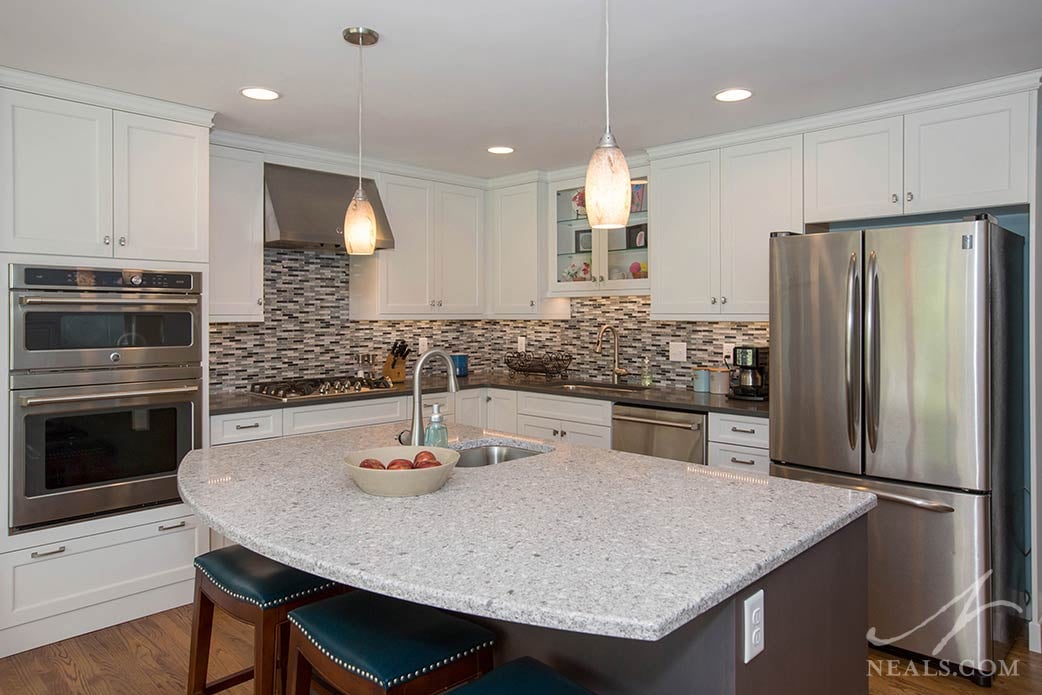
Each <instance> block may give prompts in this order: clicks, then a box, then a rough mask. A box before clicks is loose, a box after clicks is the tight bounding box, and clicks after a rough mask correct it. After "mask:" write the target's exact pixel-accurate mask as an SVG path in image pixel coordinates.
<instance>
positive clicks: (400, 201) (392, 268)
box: [351, 174, 435, 314]
mask: <svg viewBox="0 0 1042 695" xmlns="http://www.w3.org/2000/svg"><path fill="white" fill-rule="evenodd" d="M380 198H381V200H383V204H384V209H385V210H386V211H387V221H388V223H389V224H390V225H391V231H392V232H393V234H394V249H391V250H386V251H377V252H376V254H374V255H373V256H371V257H369V258H364V257H360V256H356V257H353V258H352V259H351V264H352V265H355V264H356V259H360V260H361V262H365V263H369V262H375V263H378V264H379V270H378V275H379V282H380V313H382V314H429V313H433V311H434V301H435V300H434V297H433V285H434V282H433V279H434V253H433V251H434V183H433V182H431V181H424V180H421V179H414V178H409V177H405V176H394V175H390V174H387V175H384V176H381V177H380Z"/></svg>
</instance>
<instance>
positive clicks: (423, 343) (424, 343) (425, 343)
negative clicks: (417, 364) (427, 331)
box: [420, 338, 431, 355]
mask: <svg viewBox="0 0 1042 695" xmlns="http://www.w3.org/2000/svg"><path fill="white" fill-rule="evenodd" d="M430 348H431V343H430V341H429V340H427V339H426V338H420V354H421V355H422V354H423V353H425V352H427V351H428V350H430Z"/></svg>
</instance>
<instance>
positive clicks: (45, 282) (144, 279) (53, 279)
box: [11, 266, 199, 292]
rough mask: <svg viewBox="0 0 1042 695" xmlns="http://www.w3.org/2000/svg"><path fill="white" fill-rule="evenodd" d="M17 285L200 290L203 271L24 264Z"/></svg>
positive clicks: (51, 287) (139, 289)
mask: <svg viewBox="0 0 1042 695" xmlns="http://www.w3.org/2000/svg"><path fill="white" fill-rule="evenodd" d="M18 270H20V271H21V272H20V273H17V274H14V275H12V278H11V279H12V285H13V286H14V287H16V288H26V289H28V288H35V289H44V288H49V289H93V290H124V291H134V290H138V291H152V292H156V291H167V292H193V291H194V292H198V291H199V286H198V280H197V278H198V276H199V273H178V272H159V271H147V270H108V269H94V268H55V267H37V266H20V267H18Z"/></svg>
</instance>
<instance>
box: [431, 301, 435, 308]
mask: <svg viewBox="0 0 1042 695" xmlns="http://www.w3.org/2000/svg"><path fill="white" fill-rule="evenodd" d="M433 308H434V300H433V299H432V300H431V309H433Z"/></svg>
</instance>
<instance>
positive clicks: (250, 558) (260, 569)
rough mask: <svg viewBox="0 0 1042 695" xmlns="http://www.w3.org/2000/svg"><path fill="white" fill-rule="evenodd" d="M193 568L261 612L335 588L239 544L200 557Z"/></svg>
mask: <svg viewBox="0 0 1042 695" xmlns="http://www.w3.org/2000/svg"><path fill="white" fill-rule="evenodd" d="M195 566H196V567H197V568H198V569H199V570H200V571H202V573H203V574H205V575H206V576H207V578H209V580H210V581H212V582H213V583H214V584H216V585H217V586H218V588H220V589H221V590H222V591H224V592H225V593H227V594H230V595H231V596H234V597H235V598H237V599H239V600H241V601H247V602H249V603H252V604H254V605H256V606H260V607H261V608H262V609H264V610H267V609H268V608H273V607H275V606H277V605H279V604H282V603H286V602H287V601H293V600H296V599H299V598H301V597H302V596H307V595H308V594H312V593H315V592H316V591H322V590H324V589H329V588H332V587H333V586H335V585H336V582H331V581H329V580H328V579H323V578H322V577H316V576H315V575H313V574H308V573H307V572H303V571H301V570H298V569H294V568H292V567H287V566H286V565H283V564H282V563H279V562H275V561H274V560H269V559H268V558H266V557H264V556H263V555H258V554H257V553H255V552H253V551H251V550H247V549H246V548H243V547H242V546H239V545H235V546H230V547H228V548H221V549H220V550H213V551H210V552H208V553H205V554H203V555H200V556H199V557H197V558H195Z"/></svg>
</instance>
